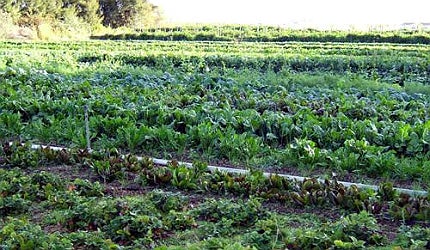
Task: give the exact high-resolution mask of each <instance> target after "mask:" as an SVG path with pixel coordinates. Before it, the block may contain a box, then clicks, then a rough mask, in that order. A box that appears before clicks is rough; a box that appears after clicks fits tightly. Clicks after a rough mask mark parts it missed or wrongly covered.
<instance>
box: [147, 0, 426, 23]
mask: <svg viewBox="0 0 430 250" xmlns="http://www.w3.org/2000/svg"><path fill="white" fill-rule="evenodd" d="M149 1H150V2H151V3H153V4H155V5H158V6H160V7H161V9H162V10H163V13H164V16H165V17H166V21H168V22H171V23H240V24H246V23H248V24H249V23H250V24H274V25H289V26H291V25H301V26H308V27H350V26H352V25H354V26H365V25H377V24H401V23H403V22H414V23H417V22H418V23H420V22H430V0H402V1H397V0H392V1H389V0H295V1H291V0H260V1H255V0H149Z"/></svg>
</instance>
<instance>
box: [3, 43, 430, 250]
mask: <svg viewBox="0 0 430 250" xmlns="http://www.w3.org/2000/svg"><path fill="white" fill-rule="evenodd" d="M428 52H429V47H428V46H426V45H404V44H403V45H395V44H378V43H375V44H355V43H311V42H309V43H301V42H290V43H231V42H163V41H148V42H142V41H139V42H137V41H134V42H130V41H103V42H102V41H91V42H65V43H56V42H53V43H47V42H46V43H41V42H40V43H33V42H31V43H30V42H28V43H27V42H1V43H0V55H1V57H0V85H1V88H0V93H1V97H0V140H1V142H2V144H3V145H2V148H1V150H0V170H1V171H2V174H1V178H2V180H1V182H0V183H1V185H0V188H1V189H0V194H1V195H0V197H1V201H0V212H1V220H0V225H1V228H2V229H1V232H0V244H1V245H2V247H3V246H4V247H6V248H14V247H15V248H37V247H39V248H79V247H81V248H113V249H116V248H125V249H127V248H130V249H132V248H136V247H137V248H142V247H143V248H159V249H181V248H195V249H200V248H215V249H217V248H219V249H223V248H225V249H240V248H243V249H252V248H256V249H273V248H274V249H284V248H291V249H303V248H316V249H318V248H319V249H327V248H332V249H337V248H340V249H342V248H350V249H358V248H363V247H367V248H368V247H374V248H379V247H381V248H383V247H392V246H401V247H416V248H420V247H426V246H427V247H428V242H429V240H428V237H429V232H428V229H427V228H428V221H429V216H430V215H429V205H428V198H427V197H420V198H419V197H412V196H409V195H404V194H399V193H396V192H394V191H393V189H392V187H393V185H395V186H401V187H407V188H413V189H421V190H428V188H429V186H428V183H430V163H429V162H430V161H429V157H430V152H429V149H430V120H429V115H430V103H429V100H430V98H429V95H430V85H429V83H430V81H429V67H430V65H429V55H430V53H428ZM85 106H87V107H88V110H89V128H90V139H91V147H92V149H93V150H94V151H93V152H92V153H89V152H87V151H85V150H83V149H84V148H85V147H86V146H87V141H86V133H85V123H84V120H85V119H84V107H85ZM9 142H14V143H13V144H12V145H9ZM19 143H42V144H48V145H62V146H67V147H69V148H71V149H72V150H71V151H67V150H62V151H58V152H57V151H52V150H50V149H49V148H46V149H43V150H30V149H29V146H28V145H27V146H22V145H21V144H19ZM121 154H125V155H127V157H125V158H122V157H120V155H121ZM134 155H143V156H151V157H160V158H168V159H172V162H171V163H170V164H168V166H157V165H155V164H153V163H152V162H151V160H149V159H146V160H143V161H137V160H136V158H135V157H134ZM178 160H186V161H190V162H191V161H194V162H195V163H196V164H195V167H194V168H192V169H190V168H188V167H186V166H182V165H181V164H178V163H177V161H178ZM207 163H211V164H217V165H222V166H231V167H236V168H247V169H250V170H251V174H250V175H248V176H240V175H239V176H236V175H232V174H226V173H221V172H216V173H210V172H208V171H207V169H206V165H207ZM262 171H272V172H278V173H290V174H291V173H292V174H300V175H305V176H308V177H309V179H307V180H306V181H304V182H302V183H298V182H292V181H287V180H284V179H282V178H279V177H277V176H275V175H274V176H272V177H270V178H265V177H264V176H263V175H262ZM314 177H315V178H316V177H320V178H322V179H326V180H327V181H326V182H324V183H319V182H317V181H316V179H315V178H314ZM337 180H351V181H359V182H364V183H371V184H376V185H378V186H380V189H379V191H369V190H359V189H358V188H356V187H351V188H345V187H343V186H342V185H339V183H337ZM301 225H306V226H305V227H302V226H301ZM363 225H365V226H364V227H363Z"/></svg>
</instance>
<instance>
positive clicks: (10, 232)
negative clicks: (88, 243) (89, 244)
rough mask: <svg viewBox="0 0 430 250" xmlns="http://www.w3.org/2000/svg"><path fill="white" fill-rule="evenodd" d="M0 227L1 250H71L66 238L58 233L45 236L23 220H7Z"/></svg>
mask: <svg viewBox="0 0 430 250" xmlns="http://www.w3.org/2000/svg"><path fill="white" fill-rule="evenodd" d="M0 225H1V227H0V228H1V229H0V247H1V248H3V249H73V245H72V243H71V241H70V240H68V239H67V238H63V237H61V235H60V234H58V233H53V234H46V233H45V232H44V231H43V230H42V229H41V227H40V226H38V225H34V224H31V223H30V222H28V221H27V220H24V219H15V218H8V219H7V220H5V221H4V222H2V223H0Z"/></svg>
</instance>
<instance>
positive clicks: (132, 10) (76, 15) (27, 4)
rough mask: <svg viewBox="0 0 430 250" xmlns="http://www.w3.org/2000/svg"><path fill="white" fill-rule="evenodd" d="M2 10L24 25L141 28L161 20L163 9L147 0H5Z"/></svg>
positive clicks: (0, 8)
mask: <svg viewBox="0 0 430 250" xmlns="http://www.w3.org/2000/svg"><path fill="white" fill-rule="evenodd" d="M0 10H1V11H3V12H5V13H7V14H8V15H10V16H11V17H12V19H13V20H14V22H15V23H16V24H18V25H20V26H37V25H39V24H41V23H46V22H50V23H53V22H57V23H58V22H59V23H77V22H78V23H81V24H82V23H85V24H88V25H89V26H90V27H99V26H100V25H103V26H106V27H111V28H119V27H130V28H136V29H139V28H143V27H147V26H151V25H154V24H156V23H158V22H159V21H160V20H161V13H160V10H159V8H158V7H157V6H155V5H153V4H151V3H150V2H148V1H146V0H1V1H0Z"/></svg>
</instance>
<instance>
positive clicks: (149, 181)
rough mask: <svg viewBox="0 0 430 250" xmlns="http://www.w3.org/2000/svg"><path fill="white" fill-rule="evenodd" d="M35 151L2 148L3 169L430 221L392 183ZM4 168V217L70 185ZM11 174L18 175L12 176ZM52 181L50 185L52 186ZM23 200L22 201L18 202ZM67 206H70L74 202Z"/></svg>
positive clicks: (429, 214) (427, 208) (78, 186)
mask: <svg viewBox="0 0 430 250" xmlns="http://www.w3.org/2000/svg"><path fill="white" fill-rule="evenodd" d="M31 150H32V149H30V147H29V146H27V145H19V144H17V143H13V144H8V143H6V144H3V145H2V149H1V152H0V153H1V154H0V156H1V162H0V164H1V166H2V168H6V169H12V168H16V167H18V168H21V169H33V168H36V167H38V166H41V165H42V166H43V165H52V164H68V165H74V166H76V167H78V166H79V167H80V168H90V169H91V170H92V171H94V173H96V174H97V175H98V176H99V177H100V179H102V180H103V181H104V182H112V181H115V180H121V179H122V180H124V179H125V180H127V179H128V178H129V177H130V176H134V181H135V182H136V183H138V184H139V185H142V186H148V185H149V186H156V187H162V186H166V185H167V186H173V187H175V188H178V189H181V190H194V191H198V192H208V193H212V194H222V195H226V194H235V195H236V196H238V197H261V198H263V199H265V200H269V201H273V202H281V203H283V204H290V205H292V204H295V205H297V206H319V207H325V206H327V205H332V206H333V205H334V206H339V207H341V208H343V209H347V210H350V211H355V212H359V211H367V212H369V213H372V214H379V213H387V212H389V214H390V215H391V216H392V217H393V218H395V219H401V220H424V221H428V220H429V219H430V204H429V202H428V197H412V196H410V195H408V194H398V193H397V192H396V191H395V190H394V189H393V185H392V184H391V183H382V184H380V187H379V190H378V191H377V192H375V191H373V190H359V189H358V188H357V187H356V186H354V185H352V186H350V187H345V186H343V185H342V184H339V183H338V182H337V181H336V179H334V180H328V179H326V180H325V181H324V182H322V183H321V182H319V181H317V180H316V179H312V178H309V179H305V180H304V181H303V182H298V181H291V180H287V179H284V178H282V177H280V176H278V175H276V174H273V175H271V176H270V177H265V176H264V175H263V173H262V172H261V171H259V170H252V171H251V172H250V174H247V175H239V174H232V173H226V172H221V171H215V172H210V171H209V170H208V169H207V165H206V164H205V163H202V162H195V163H194V164H193V167H191V168H190V167H187V166H185V165H181V164H178V163H177V162H176V161H172V162H170V163H169V164H168V165H167V166H157V165H154V163H153V162H152V161H151V160H149V159H143V160H140V161H139V160H137V158H136V157H135V156H133V155H127V156H125V157H121V156H119V155H118V154H117V153H116V152H115V151H105V152H101V151H98V152H92V153H88V152H87V151H85V150H77V151H68V150H61V151H54V150H52V149H50V148H49V147H47V148H42V149H39V150H35V151H31ZM2 171H3V172H4V173H3V174H2V178H3V179H5V180H3V182H2V198H3V199H2V206H1V207H0V208H1V210H0V211H1V213H2V215H8V214H14V213H22V212H25V211H26V210H28V209H29V208H28V207H26V205H25V203H26V202H29V201H38V202H40V201H44V200H47V199H50V198H52V196H55V194H56V192H57V191H56V189H60V188H61V187H62V188H64V187H63V185H64V183H61V182H58V181H57V182H53V181H52V178H51V177H49V175H44V174H35V175H32V176H29V177H28V176H22V177H21V175H20V174H19V172H18V173H16V172H8V171H7V170H2ZM10 174H12V175H11V176H9V175H10ZM8 178H9V179H8ZM48 183H49V184H50V185H49V186H46V185H48ZM70 185H72V186H73V190H77V191H79V192H80V193H83V194H84V193H85V194H88V195H96V196H99V195H101V193H102V192H101V191H100V187H95V186H94V187H92V188H90V189H89V188H88V187H87V186H88V185H89V184H88V183H87V182H85V181H82V180H80V179H77V180H75V182H74V183H71V184H70ZM69 189H70V186H69ZM15 198H16V199H15ZM9 199H10V201H13V202H10V201H9ZM15 202H16V203H15ZM387 202H388V203H389V205H390V206H389V211H385V209H387V204H386V203H387ZM17 203H19V204H20V205H19V206H18V205H16V204H17ZM57 205H58V204H57ZM61 206H64V207H65V208H67V206H68V204H62V205H61ZM18 208H19V209H18ZM166 211H169V209H166ZM78 217H79V216H78Z"/></svg>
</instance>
